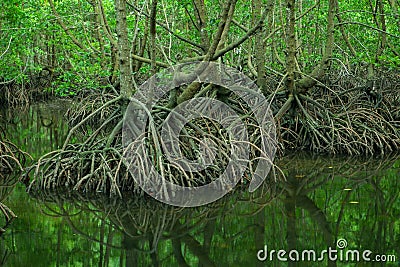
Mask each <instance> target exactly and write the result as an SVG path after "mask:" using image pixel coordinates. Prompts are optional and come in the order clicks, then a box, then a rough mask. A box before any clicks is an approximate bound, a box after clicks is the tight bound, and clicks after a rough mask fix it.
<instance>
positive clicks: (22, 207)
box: [0, 102, 400, 266]
mask: <svg viewBox="0 0 400 267" xmlns="http://www.w3.org/2000/svg"><path fill="white" fill-rule="evenodd" d="M65 105H67V106H68V103H67V104H65V103H63V102H52V103H45V104H44V103H42V104H37V105H34V106H31V107H30V108H27V109H26V110H19V111H18V112H17V111H15V110H13V111H11V110H3V111H1V113H0V114H1V120H2V122H1V123H2V125H3V127H4V128H5V129H6V132H7V136H8V139H10V140H11V141H13V142H14V143H16V144H17V145H19V146H20V147H21V148H23V149H24V150H25V151H27V152H28V153H30V154H31V155H32V156H33V157H34V158H38V157H39V156H40V155H43V154H44V153H46V152H48V151H51V150H52V149H56V148H57V147H59V146H60V145H62V141H63V139H64V138H65V134H66V131H67V125H66V123H65V119H64V118H63V117H62V114H63V110H64V109H63V108H62V107H63V106H65ZM276 163H277V165H278V166H279V167H280V168H281V170H282V172H283V173H284V174H285V176H286V178H287V181H285V182H281V183H278V184H276V185H274V186H268V185H265V186H264V188H261V189H259V190H257V191H256V193H255V194H249V193H247V192H246V191H245V190H243V189H241V188H238V189H237V190H236V191H235V192H233V193H231V194H229V195H227V196H226V197H224V198H223V199H221V200H219V201H217V202H215V203H212V204H210V205H207V206H203V207H199V208H175V207H171V206H167V205H163V204H161V203H158V202H156V201H154V200H152V199H151V198H148V197H135V196H132V195H129V194H127V195H125V196H124V198H123V199H118V198H108V197H107V196H104V195H101V194H97V195H87V194H86V195H85V194H77V193H76V192H58V193H56V192H40V193H38V192H36V193H35V194H27V193H26V192H25V186H24V185H22V184H17V185H16V186H0V188H1V190H0V197H1V201H2V202H3V203H4V204H6V205H7V206H8V207H9V208H11V209H12V210H13V212H14V213H15V214H16V215H17V216H18V218H17V219H15V220H14V221H13V222H12V224H11V225H10V226H9V227H8V228H7V229H6V232H5V233H4V234H3V235H2V236H1V238H0V265H1V266H400V160H399V156H398V155H391V156H385V157H382V158H363V159H361V158H348V157H328V156H316V155H310V154H304V153H296V154H293V155H289V156H285V157H283V158H280V159H277V160H276ZM271 188H273V189H271ZM3 222H4V220H3V218H2V217H1V219H0V224H1V225H4V223H3ZM338 241H340V242H338ZM272 250H275V251H278V250H282V251H285V252H286V254H282V253H283V252H281V255H280V256H281V258H282V259H285V258H286V259H289V254H290V252H291V251H292V253H291V254H290V256H292V257H296V255H297V254H296V252H298V255H299V259H300V261H298V262H289V263H288V262H284V261H280V260H279V259H278V253H277V252H272ZM311 250H312V251H315V257H316V259H318V258H320V259H321V261H322V262H315V261H313V254H309V253H311V252H310V251H311ZM324 250H326V251H327V253H325V254H324V253H323V251H324ZM329 250H331V254H332V255H330V256H334V254H336V255H337V257H338V259H337V260H336V261H329V260H328V254H329V253H328V252H329ZM332 250H336V253H334V252H333V251H332ZM355 250H357V251H359V252H360V254H359V255H360V262H355V261H352V262H349V261H346V257H345V256H346V253H347V252H348V251H355ZM366 250H370V251H371V254H369V255H368V258H369V259H370V260H371V262H369V263H367V262H365V261H363V260H362V252H363V251H366ZM304 251H307V253H304ZM347 254H348V255H349V259H351V258H350V256H351V255H350V254H349V253H347ZM257 255H258V256H257ZM302 255H304V257H305V259H304V260H301V258H302ZM321 255H322V256H321ZM340 255H342V256H341V257H342V258H340ZM377 256H378V257H379V258H380V259H382V258H383V259H384V258H386V259H387V261H393V262H385V263H382V262H380V263H378V262H377V261H375V260H376V259H378V258H376V257H377ZM308 257H310V258H308ZM394 257H395V258H394ZM260 259H261V260H263V261H260Z"/></svg>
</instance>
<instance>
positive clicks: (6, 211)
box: [0, 202, 17, 235]
mask: <svg viewBox="0 0 400 267" xmlns="http://www.w3.org/2000/svg"><path fill="white" fill-rule="evenodd" d="M0 210H1V212H2V213H3V215H4V218H5V220H6V224H5V226H3V228H0V235H1V234H3V233H4V232H5V231H6V230H5V229H6V228H7V227H8V226H9V225H10V223H11V222H12V221H13V220H14V219H15V218H17V216H16V215H15V214H14V212H12V210H10V208H8V207H7V206H6V205H4V204H3V203H1V202H0Z"/></svg>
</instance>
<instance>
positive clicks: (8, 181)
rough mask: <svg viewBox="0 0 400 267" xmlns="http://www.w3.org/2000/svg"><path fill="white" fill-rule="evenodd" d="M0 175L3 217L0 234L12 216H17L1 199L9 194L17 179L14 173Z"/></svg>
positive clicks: (0, 203) (0, 204)
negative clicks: (3, 221)
mask: <svg viewBox="0 0 400 267" xmlns="http://www.w3.org/2000/svg"><path fill="white" fill-rule="evenodd" d="M18 164H19V163H18ZM19 166H20V165H19ZM0 175H1V176H0V211H1V212H2V213H3V215H4V219H5V223H4V226H3V227H2V228H0V235H2V234H3V233H4V232H5V229H6V228H7V227H8V226H9V225H10V223H11V222H12V221H13V220H14V218H16V217H17V216H16V215H15V214H14V212H13V211H12V210H11V209H10V208H8V207H7V206H6V205H5V204H3V201H4V200H5V199H6V198H7V197H8V196H9V195H10V194H11V192H12V191H13V189H14V187H15V185H16V183H17V182H18V181H17V180H18V179H17V176H16V175H11V174H9V175H5V176H3V174H2V173H0Z"/></svg>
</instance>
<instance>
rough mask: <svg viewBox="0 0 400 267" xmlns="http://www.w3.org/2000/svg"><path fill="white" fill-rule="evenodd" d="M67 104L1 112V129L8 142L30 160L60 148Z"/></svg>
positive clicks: (54, 103) (34, 106) (0, 110)
mask: <svg viewBox="0 0 400 267" xmlns="http://www.w3.org/2000/svg"><path fill="white" fill-rule="evenodd" d="M69 104H70V102H69V101H67V100H56V101H52V102H46V103H36V104H32V105H30V106H21V107H16V108H10V109H0V127H1V128H2V129H3V130H4V132H5V136H6V138H7V139H8V140H10V141H11V142H13V143H14V144H15V145H17V147H18V148H20V149H21V150H23V151H25V152H27V153H29V154H30V155H31V156H32V157H33V159H37V158H39V157H40V156H41V155H43V154H45V153H47V152H49V151H51V150H55V149H57V148H59V147H60V146H61V145H62V142H63V141H64V139H65V136H66V132H67V129H68V126H67V123H66V120H65V119H64V118H63V115H64V113H65V111H66V110H67V108H68V105H69Z"/></svg>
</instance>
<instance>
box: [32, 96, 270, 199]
mask: <svg viewBox="0 0 400 267" xmlns="http://www.w3.org/2000/svg"><path fill="white" fill-rule="evenodd" d="M89 103H90V107H86V109H85V107H84V106H81V107H80V108H79V109H78V111H77V112H75V113H72V112H70V113H69V117H70V121H72V122H73V123H72V126H73V127H72V128H71V130H70V132H69V134H68V136H67V139H66V141H65V143H64V146H63V147H62V148H61V149H60V150H56V151H53V152H50V153H48V154H46V155H44V156H42V157H41V158H40V159H39V160H38V162H37V163H36V164H35V165H34V166H32V167H30V168H29V169H28V171H27V174H26V175H29V174H32V175H33V177H34V180H33V182H32V183H31V186H30V188H31V189H33V188H38V189H39V188H41V189H52V188H53V189H54V188H59V187H64V188H69V189H74V190H79V191H82V192H88V191H97V192H100V191H101V192H105V193H108V194H111V195H113V194H116V195H122V191H135V192H139V190H138V189H139V188H138V187H137V185H136V183H135V182H134V179H133V176H132V175H131V174H130V173H129V172H128V171H127V168H126V166H125V164H124V162H123V157H122V155H123V147H122V140H121V137H122V115H121V113H122V112H121V110H122V109H123V108H122V106H123V105H124V100H123V99H122V98H120V97H116V98H109V99H105V98H104V97H100V96H99V97H93V96H91V101H90V102H89ZM94 107H98V108H97V109H94ZM236 108H237V109H240V108H242V113H243V117H244V118H245V119H244V120H246V122H247V123H248V125H250V126H249V129H248V134H249V147H250V153H251V155H250V157H249V159H247V160H246V159H244V160H243V161H244V163H245V164H247V170H246V171H245V174H244V175H243V177H242V182H243V183H244V184H247V183H248V181H250V180H251V179H252V178H251V173H252V170H255V169H256V166H257V162H258V160H259V159H260V158H265V159H268V155H264V154H263V153H261V152H260V151H261V148H260V144H261V140H260V138H259V135H260V131H261V130H260V129H261V128H260V127H257V126H256V123H255V122H254V121H252V120H251V119H248V118H246V113H247V112H248V111H247V110H246V108H245V107H241V106H237V107H236ZM85 110H91V112H90V113H89V112H87V111H85ZM168 112H169V110H168V109H167V108H160V107H159V106H158V107H157V108H155V109H154V110H153V111H152V118H153V121H154V122H155V124H154V125H153V126H154V127H148V128H147V131H146V133H145V134H146V140H147V142H146V143H145V145H144V146H145V149H146V153H142V155H145V156H146V158H149V159H150V161H149V162H150V163H151V165H152V166H154V168H155V170H156V171H157V172H158V174H160V175H161V176H162V177H163V178H164V179H165V180H167V181H170V182H172V183H175V184H178V185H185V186H200V185H205V184H208V183H210V182H211V181H213V180H215V179H217V178H218V177H219V176H220V175H221V174H222V173H223V172H224V170H225V168H226V166H227V164H228V162H229V160H230V158H231V157H232V155H231V144H230V140H229V136H228V135H227V134H226V132H225V130H224V129H222V128H221V126H220V125H219V124H218V123H215V122H214V121H212V120H206V119H204V120H202V119H199V120H197V121H193V122H190V123H188V124H187V126H185V127H184V129H183V130H182V132H181V135H180V137H179V138H180V139H179V145H180V149H181V150H182V153H183V155H184V156H185V157H186V158H188V159H191V160H197V159H198V160H202V159H201V158H200V157H199V155H201V154H202V153H203V154H204V151H206V153H211V152H212V151H213V152H215V153H214V154H215V158H213V159H212V162H211V164H210V166H209V167H207V168H206V169H204V170H201V171H198V172H188V171H185V170H184V168H182V166H180V165H178V164H176V163H174V162H169V161H168V160H167V158H166V157H165V155H164V151H163V149H162V138H161V136H160V125H161V123H162V122H163V119H164V118H165V117H166V114H167V113H168ZM247 117H249V116H247ZM267 134H269V133H267ZM204 138H206V139H209V140H212V142H203V143H202V144H201V145H200V143H201V141H202V140H204ZM158 140H160V141H158ZM72 141H74V142H72ZM78 141H79V142H78ZM210 144H211V145H210ZM207 145H210V147H207ZM200 148H201V149H200ZM140 149H144V147H143V146H142V147H140ZM199 150H203V151H199ZM145 161H146V159H145V158H141V157H139V158H138V162H136V163H137V164H140V165H138V166H141V167H142V168H141V169H140V168H139V170H141V171H143V172H142V173H138V175H143V174H144V173H148V172H147V171H148V168H149V166H143V164H144V162H145ZM268 162H270V160H269V159H268ZM135 178H137V177H136V176H135ZM159 190H160V191H161V190H163V188H159ZM154 193H159V192H154Z"/></svg>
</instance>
